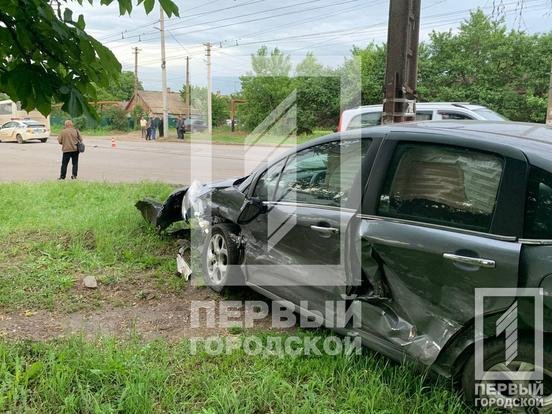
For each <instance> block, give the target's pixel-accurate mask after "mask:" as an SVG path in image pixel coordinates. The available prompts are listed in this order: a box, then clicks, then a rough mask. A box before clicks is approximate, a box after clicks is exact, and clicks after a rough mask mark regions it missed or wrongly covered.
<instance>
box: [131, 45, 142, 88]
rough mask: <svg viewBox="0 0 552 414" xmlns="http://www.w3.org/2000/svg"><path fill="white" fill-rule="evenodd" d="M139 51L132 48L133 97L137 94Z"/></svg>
mask: <svg viewBox="0 0 552 414" xmlns="http://www.w3.org/2000/svg"><path fill="white" fill-rule="evenodd" d="M140 50H141V49H138V48H137V47H133V48H132V53H133V54H134V95H136V93H138V53H140Z"/></svg>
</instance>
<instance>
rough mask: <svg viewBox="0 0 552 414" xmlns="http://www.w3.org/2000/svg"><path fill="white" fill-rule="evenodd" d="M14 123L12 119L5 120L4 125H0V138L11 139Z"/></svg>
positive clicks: (3, 139)
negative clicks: (9, 120)
mask: <svg viewBox="0 0 552 414" xmlns="http://www.w3.org/2000/svg"><path fill="white" fill-rule="evenodd" d="M16 125H17V123H15V122H13V121H11V122H7V123H5V124H4V125H2V128H1V129H0V140H2V141H9V140H11V139H13V136H14V132H15V126H16Z"/></svg>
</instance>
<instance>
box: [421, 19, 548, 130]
mask: <svg viewBox="0 0 552 414" xmlns="http://www.w3.org/2000/svg"><path fill="white" fill-rule="evenodd" d="M430 38H431V40H430V42H428V43H427V44H426V45H423V47H422V48H421V59H420V64H419V68H420V70H419V72H420V81H419V85H418V90H419V93H420V95H421V97H422V99H423V100H427V101H437V100H443V101H461V102H464V101H466V102H474V103H479V104H483V105H486V106H489V107H490V108H491V109H494V110H496V111H498V112H500V113H502V114H503V115H505V116H506V117H508V118H510V119H512V120H519V121H532V122H543V121H544V119H545V114H546V103H547V97H546V95H547V92H548V82H549V77H548V73H549V68H550V62H551V61H552V32H551V33H548V34H543V35H528V34H526V33H524V32H520V31H510V32H508V31H507V30H506V27H505V26H504V24H503V22H502V21H492V20H491V19H489V18H488V17H487V16H485V15H484V14H483V12H482V11H480V10H479V11H476V12H473V13H472V14H471V17H470V19H469V20H468V21H466V22H464V23H463V24H462V25H461V26H460V30H459V31H458V33H452V32H444V33H436V32H434V33H432V34H431V36H430Z"/></svg>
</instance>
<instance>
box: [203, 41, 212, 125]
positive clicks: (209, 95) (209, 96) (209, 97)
mask: <svg viewBox="0 0 552 414" xmlns="http://www.w3.org/2000/svg"><path fill="white" fill-rule="evenodd" d="M212 46H213V45H212V44H211V42H209V43H205V47H206V48H207V130H208V131H209V135H212V134H213V107H212V105H213V103H212V98H213V85H212V80H211V47H212Z"/></svg>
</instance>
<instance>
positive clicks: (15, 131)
mask: <svg viewBox="0 0 552 414" xmlns="http://www.w3.org/2000/svg"><path fill="white" fill-rule="evenodd" d="M49 136H50V131H49V130H48V128H47V127H46V125H44V124H42V123H40V122H38V121H33V120H32V119H23V120H19V119H14V120H11V121H9V122H6V123H5V124H4V125H2V126H1V127H0V142H2V141H17V142H18V143H20V144H23V143H24V142H27V141H40V142H46V141H47V140H48V137H49Z"/></svg>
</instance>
